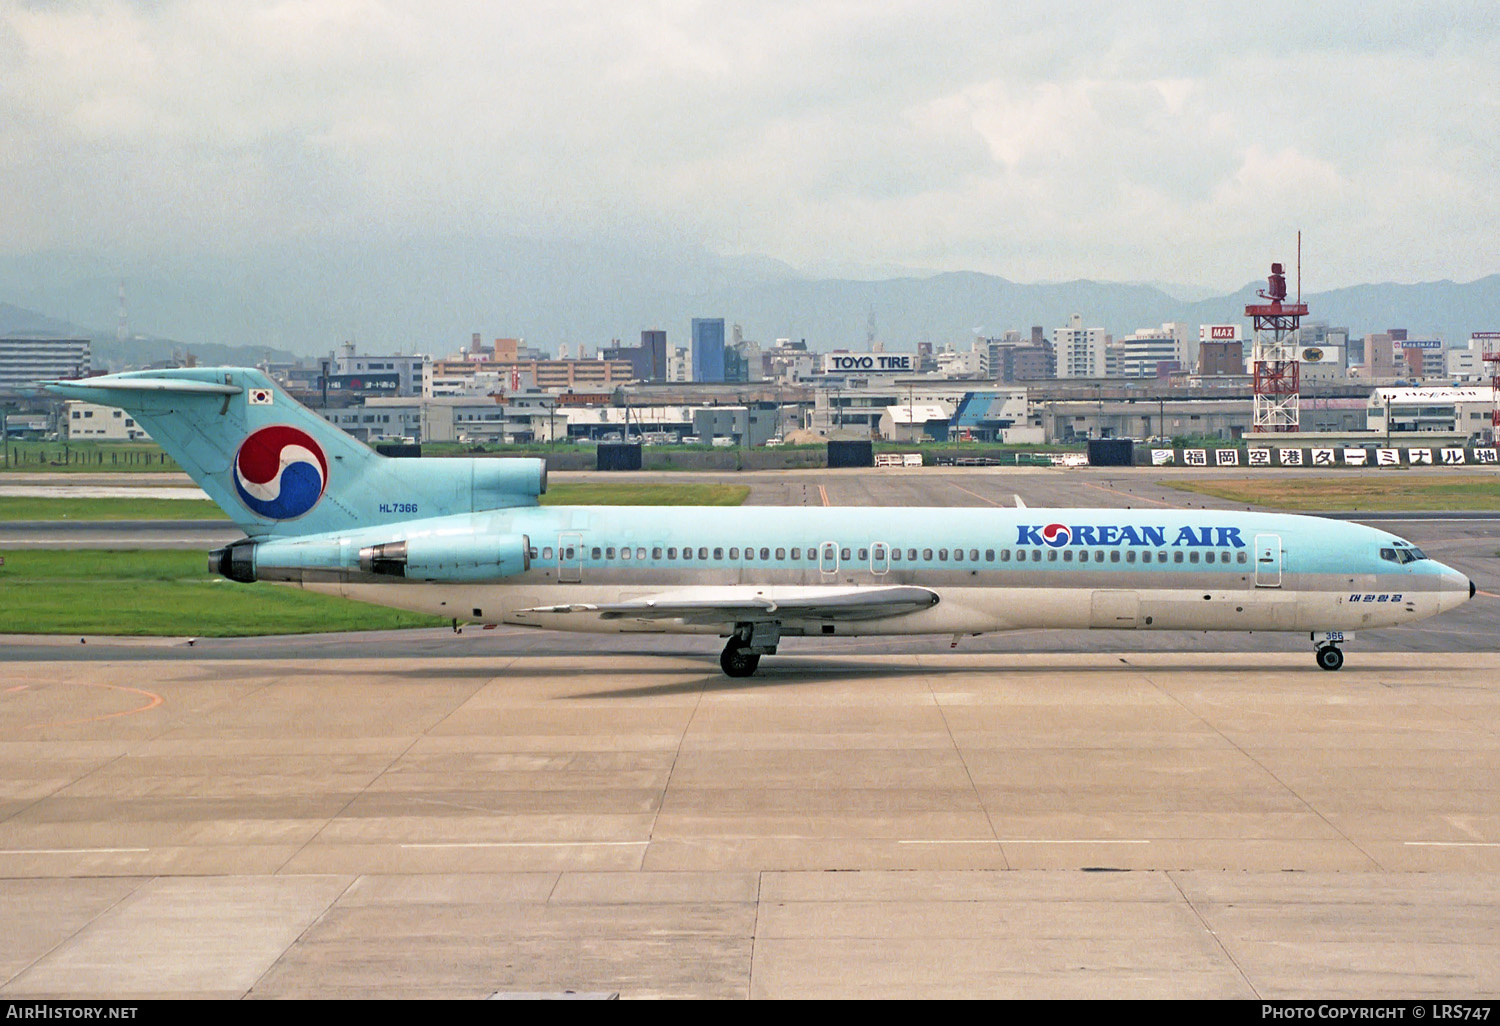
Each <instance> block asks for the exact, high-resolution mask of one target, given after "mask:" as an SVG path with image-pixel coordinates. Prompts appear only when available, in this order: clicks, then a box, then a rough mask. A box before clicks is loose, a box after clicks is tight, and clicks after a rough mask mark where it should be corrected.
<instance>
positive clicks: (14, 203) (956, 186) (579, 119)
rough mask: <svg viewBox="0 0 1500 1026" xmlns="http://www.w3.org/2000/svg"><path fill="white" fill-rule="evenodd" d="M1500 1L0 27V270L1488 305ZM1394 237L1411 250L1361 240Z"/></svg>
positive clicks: (133, 14)
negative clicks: (1357, 291)
mask: <svg viewBox="0 0 1500 1026" xmlns="http://www.w3.org/2000/svg"><path fill="white" fill-rule="evenodd" d="M1497 19H1500V15H1497V13H1496V9H1495V7H1494V5H1493V4H1481V3H1434V4H1427V5H1424V6H1423V7H1422V8H1420V9H1419V12H1418V14H1417V15H1414V14H1413V11H1412V9H1411V8H1410V6H1409V5H1401V4H1379V3H1377V4H1374V5H1373V6H1372V5H1369V4H1365V5H1360V6H1358V7H1355V6H1346V5H1337V4H1334V5H1314V7H1313V8H1312V9H1308V8H1306V7H1305V6H1303V5H1292V4H1277V3H1272V4H1263V5H1259V6H1258V7H1257V8H1255V9H1254V11H1253V12H1250V13H1248V14H1247V12H1246V9H1244V8H1243V7H1242V6H1241V5H1238V4H1224V3H1206V4H1200V5H1192V6H1190V7H1188V8H1186V9H1184V8H1183V7H1182V5H1179V4H1170V5H1169V4H1165V3H1160V4H1151V3H1147V4H1143V5H1129V7H1128V9H1125V8H1122V9H1120V10H1101V9H1100V8H1099V7H1098V6H1097V5H1095V4H1069V3H1063V4H1060V5H1059V4H1055V3H1054V4H1042V3H1019V4H1014V5H1005V6H1004V7H1000V6H997V5H993V4H988V3H981V2H969V0H936V2H926V3H917V2H914V0H912V2H899V3H891V4H873V5H872V4H865V3H855V2H852V0H837V2H826V0H825V2H817V0H807V2H772V0H760V2H755V0H750V2H744V3H738V4H716V3H698V2H688V0H660V2H620V3H612V4H598V3H585V2H576V0H575V2H572V3H567V2H563V3H556V4H547V5H475V4H471V3H464V2H458V0H437V2H433V3H428V4H423V5H406V4H398V3H395V2H394V0H392V2H383V0H307V2H298V3H292V2H285V0H248V2H244V3H236V4H216V3H210V2H206V0H205V2H200V0H162V2H159V3H154V4H140V3H126V2H124V0H88V2H83V3H77V4H65V5H51V4H19V5H18V4H14V3H13V4H11V5H10V6H7V7H3V8H0V190H3V194H4V195H6V196H7V197H8V198H10V200H11V202H9V203H8V204H7V205H6V208H5V209H4V210H3V211H0V237H3V239H4V240H5V241H4V242H3V244H0V245H3V246H4V247H7V249H8V252H9V253H10V254H12V255H14V254H24V253H27V252H40V251H43V250H49V249H70V250H88V251H97V250H109V251H114V252H121V253H129V254H136V255H138V256H142V257H146V256H153V257H159V256H162V255H166V254H175V255H178V256H184V257H190V256H191V254H192V253H195V252H197V253H210V252H211V253H217V254H222V253H226V252H232V251H234V250H235V249H237V248H244V247H251V246H275V245H277V244H278V240H306V239H310V238H311V239H316V238H318V237H320V236H330V237H331V236H340V237H350V236H353V237H357V236H358V235H359V234H360V233H363V232H383V233H403V232H405V233H412V234H420V235H422V236H425V237H432V238H440V237H442V236H443V235H445V234H458V233H462V234H469V235H472V234H482V233H531V234H536V235H557V234H565V233H577V234H587V233H591V232H601V233H613V234H630V233H636V232H646V233H655V234H656V235H658V236H662V237H672V238H680V239H683V240H685V241H688V242H692V243H698V244H703V245H707V246H710V247H713V248H717V249H721V250H725V251H734V252H758V253H764V254H765V255H768V256H771V257H775V258H778V259H784V260H788V261H791V262H793V263H801V264H827V263H842V264H857V263H867V264H882V265H891V264H894V265H901V264H905V265H908V266H913V265H915V266H924V267H936V268H943V269H958V268H970V269H976V270H984V271H991V272H994V273H1000V274H1005V275H1007V276H1010V277H1014V278H1025V277H1027V276H1035V277H1046V278H1060V277H1071V276H1091V277H1101V278H1110V277H1112V278H1143V277H1149V278H1156V279H1170V280H1181V281H1186V282H1197V283H1203V284H1213V285H1235V284H1238V283H1239V282H1241V281H1243V280H1244V279H1245V278H1246V277H1250V276H1253V275H1254V274H1256V273H1258V271H1259V267H1260V265H1261V264H1262V263H1264V262H1265V261H1264V253H1263V250H1264V249H1266V248H1269V247H1273V246H1275V245H1277V242H1276V240H1277V239H1279V238H1286V237H1288V235H1289V233H1290V232H1293V231H1295V230H1296V228H1297V227H1298V226H1300V227H1302V228H1304V230H1306V231H1307V232H1309V234H1314V235H1319V236H1321V238H1322V239H1323V240H1324V245H1325V252H1329V253H1337V254H1339V256H1338V258H1337V261H1336V269H1335V268H1332V267H1331V268H1330V269H1329V270H1330V273H1332V274H1336V275H1337V276H1338V279H1337V280H1336V281H1331V282H1330V284H1343V283H1346V282H1348V281H1357V280H1364V279H1367V278H1371V277H1377V276H1384V277H1395V278H1405V279H1411V278H1417V277H1476V276H1478V275H1481V274H1484V273H1488V272H1491V271H1494V270H1496V269H1497V264H1500V253H1497V252H1496V249H1495V246H1496V243H1495V242H1493V241H1491V240H1492V237H1493V235H1494V233H1493V231H1492V230H1486V228H1485V226H1486V225H1493V223H1494V215H1495V213H1496V201H1495V200H1494V199H1493V197H1494V196H1496V195H1500V188H1497V186H1500V163H1497V159H1496V158H1495V157H1494V156H1493V154H1492V153H1491V152H1490V147H1489V146H1488V145H1487V144H1486V142H1485V141H1486V140H1488V139H1489V138H1490V137H1492V135H1493V125H1494V124H1495V123H1496V120H1497V116H1500V82H1497V80H1496V78H1495V76H1494V75H1493V73H1492V70H1491V69H1492V58H1491V56H1490V55H1491V54H1492V53H1493V51H1494V48H1495V45H1496V42H1497V36H1500V25H1497ZM1380 238H1389V239H1399V240H1400V241H1401V245H1400V247H1399V249H1392V248H1387V247H1384V246H1381V245H1378V244H1375V245H1372V244H1371V240H1372V239H1380Z"/></svg>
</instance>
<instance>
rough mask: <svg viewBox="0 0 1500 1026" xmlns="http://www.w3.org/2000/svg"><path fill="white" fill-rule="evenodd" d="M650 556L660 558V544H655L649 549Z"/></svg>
mask: <svg viewBox="0 0 1500 1026" xmlns="http://www.w3.org/2000/svg"><path fill="white" fill-rule="evenodd" d="M651 558H652V559H660V558H661V546H660V545H658V546H656V547H655V548H653V549H652V550H651Z"/></svg>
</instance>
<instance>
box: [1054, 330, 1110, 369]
mask: <svg viewBox="0 0 1500 1026" xmlns="http://www.w3.org/2000/svg"><path fill="white" fill-rule="evenodd" d="M1108 344H1109V335H1108V334H1106V333H1105V331H1104V329H1103V328H1085V327H1084V326H1083V316H1082V315H1081V314H1074V315H1073V316H1072V317H1070V318H1068V325H1067V327H1065V328H1055V329H1053V331H1052V348H1053V350H1054V351H1055V352H1056V354H1057V376H1058V377H1060V378H1098V377H1104V376H1105V371H1106V358H1107V354H1106V353H1105V351H1104V347H1105V346H1106V345H1108Z"/></svg>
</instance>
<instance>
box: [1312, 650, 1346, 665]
mask: <svg viewBox="0 0 1500 1026" xmlns="http://www.w3.org/2000/svg"><path fill="white" fill-rule="evenodd" d="M1343 665H1344V653H1343V651H1342V650H1340V649H1339V647H1338V646H1337V645H1323V646H1321V647H1320V648H1319V649H1318V666H1319V667H1321V668H1322V669H1324V670H1337V669H1339V668H1340V667H1341V666H1343Z"/></svg>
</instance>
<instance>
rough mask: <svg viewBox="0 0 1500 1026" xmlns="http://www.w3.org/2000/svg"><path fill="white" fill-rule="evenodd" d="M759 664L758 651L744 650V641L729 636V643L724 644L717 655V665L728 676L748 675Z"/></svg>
mask: <svg viewBox="0 0 1500 1026" xmlns="http://www.w3.org/2000/svg"><path fill="white" fill-rule="evenodd" d="M759 665H760V655H759V653H755V652H746V651H745V643H744V642H743V641H741V640H740V639H739V638H730V639H729V644H727V645H725V646H724V651H723V653H722V654H721V655H720V656H719V666H720V667H722V668H723V670H724V674H725V676H728V677H748V676H750V675H751V674H752V673H754V672H755V668H756V667H758V666H759Z"/></svg>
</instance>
